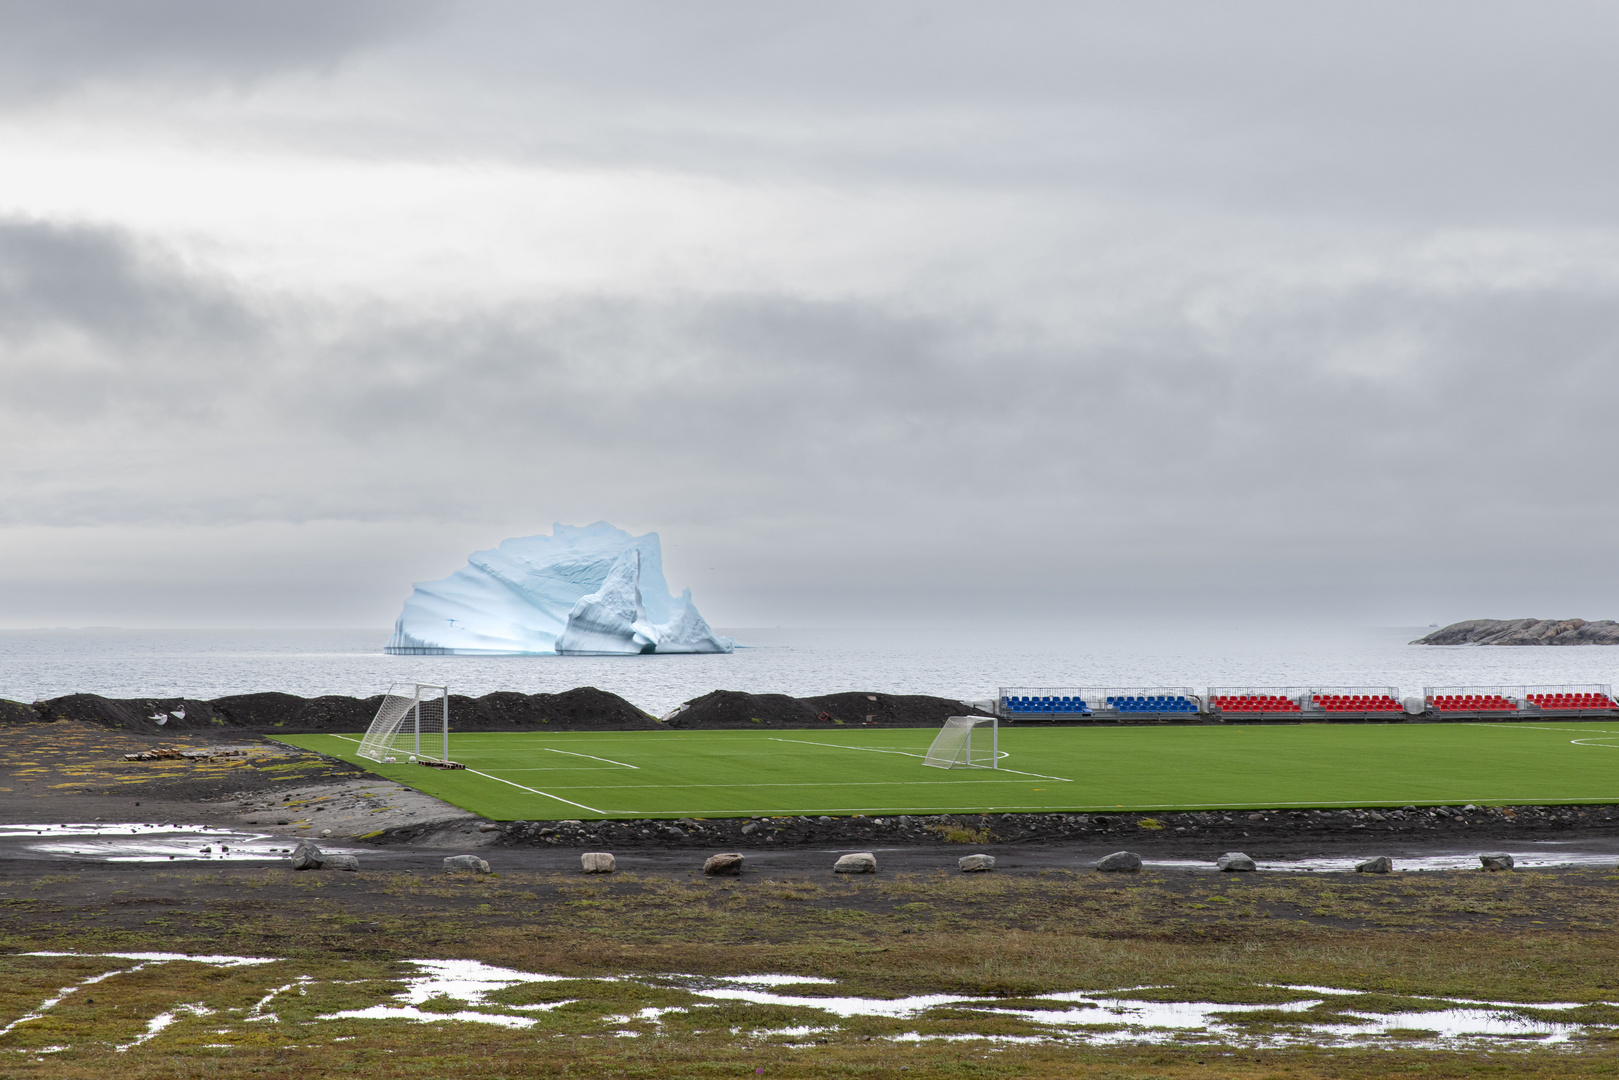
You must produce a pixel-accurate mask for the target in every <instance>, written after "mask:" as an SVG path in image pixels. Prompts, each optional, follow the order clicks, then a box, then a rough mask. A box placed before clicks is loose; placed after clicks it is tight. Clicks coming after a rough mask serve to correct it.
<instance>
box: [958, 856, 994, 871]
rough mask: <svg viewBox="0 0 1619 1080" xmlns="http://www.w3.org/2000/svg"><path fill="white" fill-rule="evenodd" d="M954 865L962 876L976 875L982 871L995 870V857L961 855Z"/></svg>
mask: <svg viewBox="0 0 1619 1080" xmlns="http://www.w3.org/2000/svg"><path fill="white" fill-rule="evenodd" d="M956 865H957V866H959V867H960V868H961V872H962V873H963V874H976V873H978V872H980V871H983V870H993V869H995V856H993V855H963V856H962V857H961V858H959V859H957V860H956Z"/></svg>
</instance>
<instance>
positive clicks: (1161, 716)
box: [995, 686, 1204, 723]
mask: <svg viewBox="0 0 1619 1080" xmlns="http://www.w3.org/2000/svg"><path fill="white" fill-rule="evenodd" d="M1022 698H1028V699H1030V704H1031V705H1032V706H1033V707H1032V708H1019V707H1018V706H1017V704H1016V703H1017V701H1018V699H1022ZM1110 698H1111V699H1113V703H1110V702H1109V699H1110ZM1120 698H1136V699H1153V698H1161V699H1175V698H1181V699H1184V701H1185V702H1186V704H1187V705H1189V706H1190V708H1189V709H1179V708H1166V709H1162V710H1154V709H1144V708H1121V707H1120V706H1119V704H1118V699H1120ZM1064 701H1066V702H1068V703H1070V704H1069V705H1068V706H1067V707H1064V706H1063V702H1064ZM1043 702H1050V705H1049V707H1047V708H1044V709H1042V708H1040V705H1041V704H1042V703H1043ZM995 703H996V712H997V714H998V715H999V716H1000V717H1001V718H1002V719H1003V720H1007V721H1009V722H1013V723H1016V722H1018V721H1023V720H1033V721H1041V720H1045V721H1091V722H1097V721H1103V722H1105V721H1115V722H1122V723H1147V722H1154V721H1157V722H1163V721H1179V722H1182V723H1187V722H1193V721H1197V720H1201V719H1203V718H1204V716H1203V713H1204V702H1203V695H1201V694H1199V693H1197V692H1196V691H1195V690H1193V689H1192V688H1191V687H1189V686H1170V687H1164V686H1147V687H1140V686H1129V687H1082V686H1055V687H1054V686H1003V687H1001V688H1000V692H999V694H998V695H997V696H996V699H995ZM1075 703H1083V707H1080V706H1079V705H1078V704H1075Z"/></svg>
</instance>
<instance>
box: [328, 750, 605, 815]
mask: <svg viewBox="0 0 1619 1080" xmlns="http://www.w3.org/2000/svg"><path fill="white" fill-rule="evenodd" d="M332 738H334V739H342V740H343V741H345V742H351V743H357V742H359V741H360V740H359V739H351V738H349V737H348V736H347V735H333V736H332ZM558 753H562V751H558ZM579 756H580V757H589V756H590V755H589V754H581V755H579ZM614 764H615V765H616V764H619V762H614ZM630 768H632V769H633V768H635V766H634V765H631V766H630ZM466 771H467V772H469V773H471V774H472V775H473V776H481V777H483V778H484V779H485V780H495V781H498V782H500V783H502V784H510V785H511V786H512V787H514V788H517V789H518V790H519V791H526V792H528V793H529V794H530V795H543V796H545V797H546V798H547V799H555V800H556V801H557V802H560V803H567V804H568V805H569V806H577V807H578V808H579V809H581V810H589V811H590V812H591V813H592V814H605V813H606V812H607V811H605V810H598V809H596V808H595V807H594V806H586V805H585V804H584V803H582V802H574V801H573V800H572V799H564V798H563V797H562V796H561V795H553V794H551V793H550V792H549V791H541V790H540V789H539V788H531V787H529V786H528V785H526V784H519V783H517V781H515V780H505V779H502V778H501V777H498V776H491V775H490V774H489V773H486V772H479V771H478V770H477V769H467V770H466ZM413 786H414V785H413ZM418 790H419V789H418Z"/></svg>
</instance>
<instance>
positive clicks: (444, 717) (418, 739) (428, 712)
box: [358, 683, 451, 765]
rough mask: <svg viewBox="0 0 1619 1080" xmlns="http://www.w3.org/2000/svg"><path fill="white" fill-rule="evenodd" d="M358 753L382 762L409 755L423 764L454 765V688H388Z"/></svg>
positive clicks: (415, 685) (399, 685) (422, 685)
mask: <svg viewBox="0 0 1619 1080" xmlns="http://www.w3.org/2000/svg"><path fill="white" fill-rule="evenodd" d="M424 746H425V747H426V752H425V753H424V752H423V747H424ZM358 754H359V756H360V757H363V758H365V759H366V760H368V761H375V762H378V763H379V764H380V763H386V762H392V761H397V760H399V758H400V757H401V756H407V757H409V758H410V760H411V761H417V762H420V763H422V764H423V765H450V764H451V762H450V688H449V687H448V686H437V685H434V684H432V683H394V684H393V685H392V686H390V687H388V692H387V693H386V694H384V695H383V697H382V704H381V705H380V706H378V707H377V715H376V717H375V718H374V719H373V720H372V721H371V726H370V728H368V729H367V730H366V733H365V737H364V738H362V739H361V740H360V749H359V750H358Z"/></svg>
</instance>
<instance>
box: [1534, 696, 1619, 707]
mask: <svg viewBox="0 0 1619 1080" xmlns="http://www.w3.org/2000/svg"><path fill="white" fill-rule="evenodd" d="M1528 700H1529V701H1530V702H1532V703H1534V704H1536V705H1539V706H1540V707H1541V708H1542V709H1619V705H1616V704H1614V700H1613V699H1612V698H1611V697H1608V696H1607V695H1606V694H1530V695H1529V699H1528Z"/></svg>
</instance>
